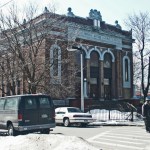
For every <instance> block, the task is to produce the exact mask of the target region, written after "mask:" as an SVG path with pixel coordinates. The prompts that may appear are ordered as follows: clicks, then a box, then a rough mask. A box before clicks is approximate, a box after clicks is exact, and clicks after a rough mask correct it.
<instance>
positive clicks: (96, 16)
mask: <svg viewBox="0 0 150 150" xmlns="http://www.w3.org/2000/svg"><path fill="white" fill-rule="evenodd" d="M49 15H50V13H49V12H48V10H47V9H45V12H44V13H43V14H41V15H40V16H38V17H37V18H35V19H34V24H38V26H40V25H41V23H42V22H49V21H50V18H49V17H48V16H49ZM55 16H59V19H58V20H59V22H58V24H57V25H56V27H55V28H51V30H46V29H45V30H46V31H45V32H47V33H48V36H46V38H45V39H44V40H43V44H42V46H41V47H42V48H41V52H40V54H39V56H41V55H42V56H41V57H42V61H44V63H45V64H53V65H48V67H42V68H44V69H45V73H44V77H45V78H44V79H42V81H41V82H40V83H41V84H43V86H40V88H39V87H38V88H37V90H36V92H40V93H48V94H50V95H51V96H52V97H53V98H56V99H78V100H80V87H81V82H80V69H79V70H77V68H80V53H79V52H69V51H67V48H68V47H70V46H73V45H74V46H78V47H81V48H82V49H83V50H84V52H83V53H84V54H83V62H84V64H83V66H84V70H83V76H84V97H85V99H87V100H88V99H90V100H92V99H94V100H121V99H130V98H132V97H133V65H132V64H133V61H132V57H133V56H132V42H133V39H132V32H131V31H124V30H122V28H121V26H120V25H119V24H118V21H116V22H115V25H110V24H107V23H105V21H103V19H102V16H101V14H100V12H99V11H97V10H93V9H91V10H90V12H89V16H88V17H87V18H82V17H79V16H75V15H74V14H73V12H72V10H71V8H68V13H67V15H66V16H65V15H62V16H61V15H56V14H55ZM51 19H52V18H51ZM53 19H54V18H53ZM42 26H43V24H42ZM42 30H44V28H42ZM37 74H38V73H37ZM1 79H2V78H1ZM19 79H20V81H21V82H19V89H22V90H21V91H20V92H19V93H27V91H28V90H23V88H22V87H23V85H24V88H28V86H25V83H27V80H26V81H24V80H23V75H22V76H20V77H19ZM62 85H63V86H62ZM37 86H38V85H37ZM45 87H47V88H45ZM52 87H53V88H54V87H55V88H54V89H55V90H50V89H53V88H52ZM3 89H4V88H3ZM48 89H49V90H48ZM16 90H17V87H16ZM64 91H67V92H64ZM5 95H6V94H5ZM3 96H4V94H3Z"/></svg>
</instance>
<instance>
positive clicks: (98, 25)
mask: <svg viewBox="0 0 150 150" xmlns="http://www.w3.org/2000/svg"><path fill="white" fill-rule="evenodd" d="M94 27H96V28H100V27H101V24H100V20H97V19H94Z"/></svg>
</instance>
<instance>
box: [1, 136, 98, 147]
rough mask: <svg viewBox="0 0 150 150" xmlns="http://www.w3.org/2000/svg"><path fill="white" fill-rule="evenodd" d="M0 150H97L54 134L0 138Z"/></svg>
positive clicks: (88, 144)
mask: <svg viewBox="0 0 150 150" xmlns="http://www.w3.org/2000/svg"><path fill="white" fill-rule="evenodd" d="M0 149H1V150H98V148H96V147H94V146H92V145H91V144H90V143H88V142H87V141H85V140H84V139H82V138H78V137H75V136H64V135H56V134H49V135H44V134H36V133H35V134H28V135H19V136H16V137H11V136H0Z"/></svg>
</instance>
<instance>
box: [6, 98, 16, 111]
mask: <svg viewBox="0 0 150 150" xmlns="http://www.w3.org/2000/svg"><path fill="white" fill-rule="evenodd" d="M17 102H18V99H17V98H9V99H6V104H5V110H16V109H17V105H18V103H17Z"/></svg>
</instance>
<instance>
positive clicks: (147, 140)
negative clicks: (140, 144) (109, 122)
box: [105, 135, 150, 142]
mask: <svg viewBox="0 0 150 150" xmlns="http://www.w3.org/2000/svg"><path fill="white" fill-rule="evenodd" d="M122 136H124V135H122ZM105 137H111V138H116V139H124V140H125V139H127V140H134V141H135V140H136V141H138V140H139V141H144V142H149V141H150V140H149V139H145V140H143V139H138V138H131V137H129V138H127V137H120V136H118V137H117V136H112V135H106V136H105Z"/></svg>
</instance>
